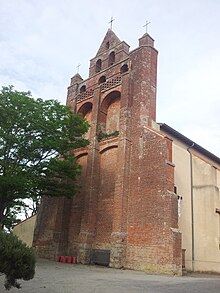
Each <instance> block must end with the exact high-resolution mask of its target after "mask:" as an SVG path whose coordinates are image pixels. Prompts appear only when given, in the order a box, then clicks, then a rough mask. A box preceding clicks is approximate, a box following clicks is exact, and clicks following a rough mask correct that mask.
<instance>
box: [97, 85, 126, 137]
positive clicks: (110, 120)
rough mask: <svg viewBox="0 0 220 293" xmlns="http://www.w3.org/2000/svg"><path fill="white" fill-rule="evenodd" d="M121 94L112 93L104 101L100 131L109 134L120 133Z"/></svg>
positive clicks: (117, 92)
mask: <svg viewBox="0 0 220 293" xmlns="http://www.w3.org/2000/svg"><path fill="white" fill-rule="evenodd" d="M120 101H121V93H120V92H119V91H112V92H110V93H109V94H108V95H107V96H106V97H105V98H104V99H103V101H102V104H101V112H100V129H101V131H102V132H105V133H107V134H110V133H113V132H115V131H119V117H120Z"/></svg>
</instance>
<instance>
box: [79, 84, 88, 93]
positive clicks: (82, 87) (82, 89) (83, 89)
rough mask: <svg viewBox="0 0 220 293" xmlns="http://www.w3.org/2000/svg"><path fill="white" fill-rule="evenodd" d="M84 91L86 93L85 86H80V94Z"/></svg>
mask: <svg viewBox="0 0 220 293" xmlns="http://www.w3.org/2000/svg"><path fill="white" fill-rule="evenodd" d="M85 91H86V86H85V85H83V86H81V88H80V90H79V92H80V94H81V93H84V92H85Z"/></svg>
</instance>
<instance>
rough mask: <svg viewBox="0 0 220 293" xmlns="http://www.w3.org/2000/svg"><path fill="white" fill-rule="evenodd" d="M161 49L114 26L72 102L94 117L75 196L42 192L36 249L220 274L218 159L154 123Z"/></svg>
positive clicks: (86, 259)
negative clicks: (133, 40) (130, 39)
mask: <svg viewBox="0 0 220 293" xmlns="http://www.w3.org/2000/svg"><path fill="white" fill-rule="evenodd" d="M157 55H158V52H157V50H156V49H155V48H154V40H153V39H152V37H151V36H150V35H149V34H148V33H145V34H144V35H143V36H142V37H141V38H140V39H139V46H138V47H137V48H136V49H134V50H132V51H130V50H129V45H128V44H127V43H126V42H124V41H121V40H120V39H119V38H118V37H117V36H116V34H115V33H114V32H113V31H112V30H111V29H109V30H108V31H107V33H106V35H105V37H104V39H103V41H102V43H101V45H100V47H99V49H98V51H97V54H96V56H95V57H94V58H92V59H91V60H90V68H89V77H88V79H85V80H84V79H83V78H82V77H81V76H80V75H79V74H78V73H77V74H76V75H74V76H73V77H72V78H71V84H70V86H69V87H68V93H67V104H68V105H70V106H71V107H72V109H73V111H74V112H76V113H81V115H82V116H83V117H84V118H85V119H87V120H88V122H89V124H90V129H89V131H88V133H87V134H86V136H87V138H88V139H89V141H90V144H89V145H88V146H87V147H84V148H80V149H76V150H74V154H75V156H76V157H77V159H78V162H79V163H80V165H81V166H82V173H81V177H80V179H79V180H80V185H81V189H80V192H79V193H78V194H77V195H76V196H75V197H73V198H72V199H67V198H63V197H60V198H44V200H43V202H42V205H41V207H40V211H39V213H38V216H37V221H36V228H35V233H34V246H35V248H36V251H37V254H38V255H39V256H41V257H44V258H49V259H54V258H55V257H56V256H58V255H72V256H76V258H77V262H79V263H82V264H98V265H107V266H110V267H113V268H128V269H134V270H143V271H147V272H152V273H165V274H173V275H181V274H182V270H183V269H186V270H191V271H206V272H208V271H209V272H219V273H220V194H219V188H220V158H218V157H216V156H215V155H214V154H212V153H210V152H209V151H208V150H206V149H204V148H203V147H201V146H200V145H198V144H196V143H195V142H194V141H192V140H191V139H189V138H187V137H185V136H184V135H183V134H181V133H179V132H178V131H176V130H175V129H173V128H172V127H170V126H169V125H167V124H165V123H157V122H156V91H157Z"/></svg>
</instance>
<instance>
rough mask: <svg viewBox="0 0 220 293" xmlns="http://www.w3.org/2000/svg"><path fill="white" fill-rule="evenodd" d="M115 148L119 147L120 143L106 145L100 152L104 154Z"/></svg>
mask: <svg viewBox="0 0 220 293" xmlns="http://www.w3.org/2000/svg"><path fill="white" fill-rule="evenodd" d="M113 148H118V144H112V145H111V146H105V147H104V148H103V149H101V150H100V152H99V153H100V154H103V153H104V152H106V151H108V150H110V149H113Z"/></svg>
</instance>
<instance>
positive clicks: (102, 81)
mask: <svg viewBox="0 0 220 293" xmlns="http://www.w3.org/2000/svg"><path fill="white" fill-rule="evenodd" d="M104 82H106V77H105V76H104V75H103V76H101V77H100V79H99V84H101V83H104Z"/></svg>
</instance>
